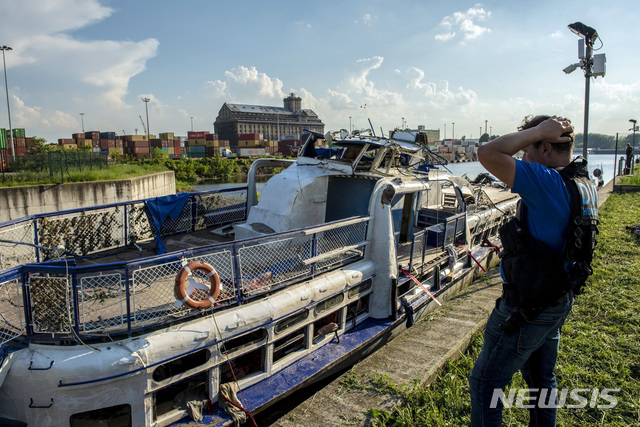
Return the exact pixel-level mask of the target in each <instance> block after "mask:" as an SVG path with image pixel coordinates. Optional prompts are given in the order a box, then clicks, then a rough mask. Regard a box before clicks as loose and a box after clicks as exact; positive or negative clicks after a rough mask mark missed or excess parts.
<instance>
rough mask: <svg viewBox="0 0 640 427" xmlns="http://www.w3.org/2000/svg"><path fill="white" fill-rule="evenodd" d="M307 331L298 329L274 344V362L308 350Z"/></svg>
mask: <svg viewBox="0 0 640 427" xmlns="http://www.w3.org/2000/svg"><path fill="white" fill-rule="evenodd" d="M306 330H307V328H301V329H298V330H297V331H295V332H292V333H290V334H288V335H286V336H284V337H282V338H280V339H279V340H277V341H276V342H275V343H273V362H274V363H275V362H277V361H278V360H280V359H282V358H283V357H285V356H288V355H289V354H291V353H295V352H296V351H299V350H305V349H306V341H307V340H306V339H305V338H306V335H307V334H306Z"/></svg>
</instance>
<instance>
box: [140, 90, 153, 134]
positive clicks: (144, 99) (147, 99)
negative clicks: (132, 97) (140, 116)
mask: <svg viewBox="0 0 640 427" xmlns="http://www.w3.org/2000/svg"><path fill="white" fill-rule="evenodd" d="M149 101H151V99H149V98H142V102H144V108H145V110H146V111H147V142H149Z"/></svg>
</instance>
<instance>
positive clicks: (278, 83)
mask: <svg viewBox="0 0 640 427" xmlns="http://www.w3.org/2000/svg"><path fill="white" fill-rule="evenodd" d="M224 75H225V76H226V77H227V78H228V79H230V80H231V81H232V82H234V83H236V84H238V85H243V86H250V87H252V88H254V89H255V90H256V91H257V94H258V95H261V96H263V97H264V96H266V97H268V98H276V97H278V98H282V97H283V96H284V95H285V93H284V92H283V91H282V80H280V79H278V78H271V77H269V76H268V75H266V74H265V73H260V72H258V70H257V69H256V67H254V66H252V67H245V66H243V65H241V66H239V67H236V68H233V69H232V70H230V71H225V73H224Z"/></svg>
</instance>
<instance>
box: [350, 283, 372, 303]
mask: <svg viewBox="0 0 640 427" xmlns="http://www.w3.org/2000/svg"><path fill="white" fill-rule="evenodd" d="M371 283H372V280H371V279H367V280H365V281H364V282H362V283H360V284H359V285H357V286H354V287H353V288H351V289H349V298H353V297H355V296H357V295H360V294H361V293H363V292H366V291H368V290H369V289H371Z"/></svg>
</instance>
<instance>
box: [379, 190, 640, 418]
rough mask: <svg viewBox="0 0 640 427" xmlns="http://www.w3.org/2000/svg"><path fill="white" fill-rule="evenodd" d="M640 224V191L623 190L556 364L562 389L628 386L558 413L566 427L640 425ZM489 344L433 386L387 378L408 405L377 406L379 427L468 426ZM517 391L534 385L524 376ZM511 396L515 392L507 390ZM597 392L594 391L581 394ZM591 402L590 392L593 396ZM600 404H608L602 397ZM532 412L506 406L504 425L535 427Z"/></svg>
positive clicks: (607, 208) (603, 229) (477, 345)
mask: <svg viewBox="0 0 640 427" xmlns="http://www.w3.org/2000/svg"><path fill="white" fill-rule="evenodd" d="M638 223H640V193H615V194H612V195H611V196H609V198H608V199H607V201H606V202H605V204H604V206H603V207H602V209H601V211H600V235H599V239H598V240H599V242H598V246H597V249H596V254H595V260H594V263H593V268H594V274H593V276H591V278H590V280H589V282H588V284H587V286H586V287H585V291H584V293H583V294H582V295H580V296H578V297H577V298H576V304H575V307H574V309H573V312H572V314H571V315H570V316H569V319H568V320H567V322H566V323H565V325H564V327H563V329H562V339H561V342H560V354H559V359H558V363H557V366H556V376H557V378H558V389H560V390H562V389H565V388H566V389H569V390H571V389H576V388H581V389H590V390H593V389H595V388H598V389H600V390H602V389H604V388H610V389H620V391H618V392H612V393H610V395H611V396H614V397H615V398H616V399H617V405H616V406H615V407H614V408H611V409H599V408H598V407H597V405H593V406H595V407H593V408H592V407H591V406H592V405H591V404H590V403H588V404H587V405H586V406H585V407H584V408H569V407H568V406H569V405H575V403H576V401H575V400H572V399H571V398H570V397H569V398H567V404H566V405H565V406H564V407H562V408H560V409H559V410H558V425H559V426H574V425H579V426H596V425H603V426H604V425H606V426H629V425H638V420H639V418H638V417H639V411H640V358H639V357H638V355H639V354H640V316H639V313H640V239H639V238H638V237H636V236H635V235H633V234H632V233H631V232H630V231H629V230H627V229H626V226H628V225H638ZM481 347H482V335H481V334H478V335H477V336H476V337H475V339H474V340H473V342H472V344H471V345H470V347H469V348H468V349H467V351H466V352H465V354H463V355H462V357H461V358H460V359H458V360H456V361H454V362H450V363H448V364H447V365H446V366H445V367H444V368H443V369H442V371H441V372H440V373H439V375H438V378H437V380H436V381H434V382H433V383H431V384H430V385H427V386H417V385H416V384H417V382H416V383H414V385H412V386H402V385H400V386H397V385H393V384H392V383H390V382H389V379H386V381H385V382H384V383H381V384H380V385H379V387H380V389H381V390H380V391H381V392H386V393H388V392H389V391H390V390H393V391H394V393H395V394H396V395H399V396H401V397H402V400H403V404H402V405H400V406H398V407H396V408H395V409H394V410H393V411H391V412H387V411H383V410H377V409H371V410H370V415H372V416H373V417H374V419H373V422H372V424H373V425H376V426H467V425H469V423H470V418H469V413H470V409H471V407H470V400H469V386H468V382H467V377H468V376H469V373H470V372H471V368H472V367H473V364H474V363H475V360H476V358H477V356H478V354H479V352H480V349H481ZM510 387H511V388H514V387H515V388H517V389H520V388H526V383H525V382H524V380H523V379H522V376H521V375H520V374H519V373H518V374H516V375H515V376H514V378H513V381H512V383H511V386H510ZM507 394H508V390H507V391H506V392H505V395H507ZM581 395H582V396H591V394H590V392H584V391H583V392H581ZM587 399H589V397H587ZM597 403H602V404H605V403H607V402H605V401H603V400H600V401H598V402H597ZM528 421H529V415H528V411H527V410H526V409H518V408H516V407H515V406H513V407H511V408H505V410H504V412H503V425H517V426H520V425H527V423H528Z"/></svg>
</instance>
